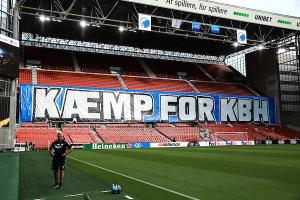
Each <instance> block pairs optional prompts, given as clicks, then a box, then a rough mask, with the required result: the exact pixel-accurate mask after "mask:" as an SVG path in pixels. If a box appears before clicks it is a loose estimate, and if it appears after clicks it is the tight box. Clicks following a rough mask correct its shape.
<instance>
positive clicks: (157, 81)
mask: <svg viewBox="0 0 300 200" xmlns="http://www.w3.org/2000/svg"><path fill="white" fill-rule="evenodd" d="M123 79H124V81H125V83H126V85H127V87H128V89H131V90H150V91H169V92H195V91H194V90H193V88H191V86H189V84H188V83H187V82H185V81H183V80H175V79H162V78H145V77H134V76H124V77H123Z"/></svg>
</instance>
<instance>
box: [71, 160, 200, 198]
mask: <svg viewBox="0 0 300 200" xmlns="http://www.w3.org/2000/svg"><path fill="white" fill-rule="evenodd" d="M68 158H70V159H73V160H76V161H78V162H82V163H84V164H86V165H90V166H92V167H96V168H98V169H102V170H104V171H107V172H110V173H113V174H117V175H119V176H123V177H125V178H129V179H131V180H134V181H137V182H140V183H144V184H146V185H150V186H152V187H155V188H159V189H161V190H164V191H167V192H170V193H173V194H177V195H179V196H182V197H185V198H188V199H191V200H200V199H197V198H195V197H192V196H189V195H186V194H183V193H180V192H176V191H174V190H171V189H168V188H165V187H162V186H159V185H155V184H153V183H149V182H147V181H143V180H141V179H137V178H134V177H131V176H128V175H126V174H121V173H119V172H115V171H113V170H110V169H106V168H104V167H100V166H98V165H94V164H92V163H89V162H86V161H83V160H80V159H77V158H73V157H68Z"/></svg>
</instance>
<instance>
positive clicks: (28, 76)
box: [19, 69, 32, 84]
mask: <svg viewBox="0 0 300 200" xmlns="http://www.w3.org/2000/svg"><path fill="white" fill-rule="evenodd" d="M19 84H32V71H31V69H20V70H19Z"/></svg>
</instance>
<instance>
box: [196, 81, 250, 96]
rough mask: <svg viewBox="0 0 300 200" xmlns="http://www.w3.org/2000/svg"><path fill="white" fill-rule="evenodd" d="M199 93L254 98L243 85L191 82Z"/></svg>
mask: <svg viewBox="0 0 300 200" xmlns="http://www.w3.org/2000/svg"><path fill="white" fill-rule="evenodd" d="M191 83H192V84H193V85H194V86H195V87H196V88H197V90H198V91H199V92H200V93H208V94H227V95H241V96H256V94H255V93H253V92H252V91H251V90H249V89H248V88H247V87H246V86H245V85H243V84H235V83H221V82H204V81H191Z"/></svg>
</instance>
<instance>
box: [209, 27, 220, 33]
mask: <svg viewBox="0 0 300 200" xmlns="http://www.w3.org/2000/svg"><path fill="white" fill-rule="evenodd" d="M211 33H214V34H219V33H220V26H211Z"/></svg>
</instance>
